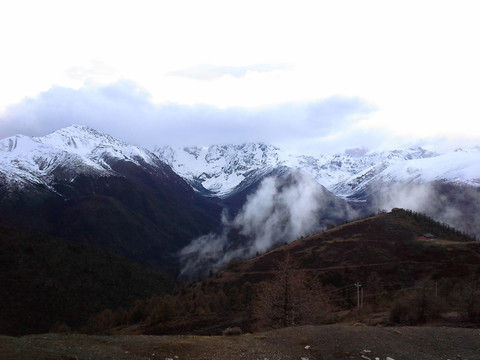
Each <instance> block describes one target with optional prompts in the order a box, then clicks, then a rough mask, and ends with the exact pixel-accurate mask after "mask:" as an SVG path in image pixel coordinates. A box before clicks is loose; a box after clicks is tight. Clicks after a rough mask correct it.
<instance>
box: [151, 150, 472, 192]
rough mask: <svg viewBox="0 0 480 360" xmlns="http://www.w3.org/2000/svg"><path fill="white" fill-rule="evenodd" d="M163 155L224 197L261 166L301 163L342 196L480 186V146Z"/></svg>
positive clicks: (193, 181) (268, 168) (263, 169)
mask: <svg viewBox="0 0 480 360" xmlns="http://www.w3.org/2000/svg"><path fill="white" fill-rule="evenodd" d="M154 153H156V154H157V155H158V156H159V158H160V159H162V160H163V161H165V162H166V163H168V164H169V165H170V166H171V167H172V169H173V170H174V171H175V172H176V173H177V174H179V175H180V176H182V177H183V178H184V179H186V180H187V181H188V182H189V183H190V184H192V186H194V187H196V188H199V187H203V188H205V189H206V190H208V191H209V192H210V193H212V194H214V195H216V196H220V197H226V196H228V195H229V194H231V193H233V192H235V190H236V189H237V187H238V186H240V184H241V183H242V182H243V181H246V179H248V177H249V176H252V174H255V175H257V174H258V172H264V173H269V172H271V171H272V170H273V169H275V168H279V167H287V168H291V169H302V170H303V171H305V172H307V173H308V174H310V175H311V176H312V177H313V178H315V179H316V180H317V181H318V182H319V183H320V184H321V185H323V186H325V187H326V188H327V189H328V190H330V191H331V192H333V193H334V194H336V195H337V196H341V197H352V196H354V195H355V194H357V193H359V192H361V191H362V190H364V189H365V188H366V187H367V186H369V185H370V184H372V183H375V182H392V181H395V182H401V183H412V182H416V183H421V182H429V181H445V182H455V183H461V184H467V185H473V186H480V166H479V165H478V164H479V163H480V148H478V147H477V148H473V149H470V150H457V151H455V152H451V153H446V154H439V153H435V152H431V151H427V150H425V149H422V148H419V147H417V148H410V149H405V150H394V151H387V152H380V153H367V154H363V155H360V156H353V155H349V154H346V153H345V154H335V155H319V156H316V157H314V156H304V155H294V154H288V153H285V152H283V151H282V150H280V149H279V148H276V147H274V146H271V145H265V144H244V145H224V146H218V145H214V146H210V147H203V148H199V147H195V148H176V149H174V148H171V147H159V148H156V149H155V150H154Z"/></svg>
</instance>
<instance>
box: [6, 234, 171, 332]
mask: <svg viewBox="0 0 480 360" xmlns="http://www.w3.org/2000/svg"><path fill="white" fill-rule="evenodd" d="M172 287H173V281H172V279H170V278H169V277H168V276H166V275H164V274H162V273H160V272H158V271H154V270H151V269H147V268H145V267H142V266H140V265H139V264H137V263H134V262H131V261H128V260H126V259H124V258H121V257H118V256H114V255H111V254H109V253H107V252H104V251H100V250H95V249H93V248H89V247H86V246H82V245H79V244H75V243H72V242H70V241H67V240H64V239H57V238H52V237H48V236H45V235H41V234H37V233H32V232H27V231H23V230H18V229H16V228H12V227H8V226H0V308H1V309H2V310H1V311H0V334H11V335H20V334H29V333H40V332H48V331H49V330H50V329H52V328H55V327H56V328H58V326H60V325H62V324H63V325H67V326H68V327H73V328H79V327H81V326H85V325H86V323H87V320H88V318H89V316H90V315H92V314H95V313H97V312H99V311H101V310H103V309H106V308H111V309H116V308H118V307H120V306H124V307H128V306H131V305H132V304H133V303H134V301H135V300H137V299H142V298H146V297H150V296H152V295H154V294H161V293H165V292H169V291H171V290H172ZM63 327H64V328H65V326H63Z"/></svg>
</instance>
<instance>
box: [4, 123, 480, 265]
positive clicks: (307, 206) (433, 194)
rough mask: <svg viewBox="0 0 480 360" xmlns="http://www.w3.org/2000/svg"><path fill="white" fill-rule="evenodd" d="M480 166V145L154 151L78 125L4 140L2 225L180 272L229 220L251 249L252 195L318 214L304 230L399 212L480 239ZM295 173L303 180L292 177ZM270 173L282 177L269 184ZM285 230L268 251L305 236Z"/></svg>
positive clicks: (272, 206)
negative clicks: (194, 249)
mask: <svg viewBox="0 0 480 360" xmlns="http://www.w3.org/2000/svg"><path fill="white" fill-rule="evenodd" d="M479 164H480V147H475V148H472V149H466V150H465V149H458V150H456V151H452V152H449V153H436V152H433V151H427V150H425V149H422V148H411V149H399V150H393V151H386V152H380V153H369V152H366V151H358V152H349V153H344V154H336V155H327V154H319V155H318V156H305V155H295V154H290V153H286V152H284V151H282V150H281V149H279V148H277V147H275V146H272V145H268V144H262V143H249V144H242V145H212V146H209V147H185V148H172V147H166V146H163V147H156V148H154V149H152V151H149V150H147V149H143V148H141V147H138V146H132V145H128V144H125V143H123V142H121V141H119V140H116V139H114V138H112V137H111V136H109V135H107V134H102V133H99V132H97V131H96V130H93V129H91V128H88V127H85V126H78V125H74V126H69V127H67V128H63V129H59V130H57V131H55V132H53V133H52V134H49V135H47V136H43V137H28V136H24V135H17V136H13V137H9V138H5V139H2V140H0V222H1V223H4V224H9V225H15V226H20V227H22V228H27V229H30V230H35V231H41V232H44V233H48V234H50V235H55V236H59V237H64V238H68V239H71V240H74V241H78V242H81V243H85V244H88V245H93V246H97V247H100V248H103V249H107V250H110V251H113V252H115V253H118V254H120V255H124V256H127V257H129V258H131V259H134V260H136V261H139V262H142V263H143V264H146V265H149V266H153V267H157V268H162V269H167V270H169V271H171V272H173V273H175V272H176V271H178V268H179V263H178V254H179V251H181V250H182V249H185V248H186V247H188V246H189V245H190V244H192V241H193V240H194V239H198V238H199V237H201V236H203V235H206V234H208V233H217V234H219V233H222V231H223V230H222V229H224V228H225V226H226V224H228V226H229V232H230V233H233V234H236V235H235V236H236V239H237V240H236V241H237V243H238V241H240V242H241V243H242V244H243V245H242V244H240V245H239V244H237V245H238V246H237V247H238V248H241V246H245V244H247V245H248V246H250V244H252V241H254V240H252V239H250V240H248V239H247V240H246V239H245V237H248V236H253V237H255V236H257V235H258V234H256V233H254V232H252V231H251V228H249V229H247V228H246V226H247V225H248V224H246V213H247V212H248V211H250V215H251V214H254V212H252V211H251V209H252V207H253V206H254V205H255V204H254V203H253V202H254V200H256V201H257V205H258V204H263V205H262V206H263V210H265V212H267V215H268V211H270V212H272V213H275V214H276V215H279V214H280V215H281V216H278V219H279V221H282V222H284V224H289V225H292V226H294V225H295V224H300V225H302V224H303V223H302V221H303V220H302V221H300V220H298V219H303V217H304V216H308V217H310V218H312V219H313V220H312V221H310V222H309V223H308V226H306V228H305V230H304V231H305V233H309V232H315V231H318V230H320V229H322V228H325V227H326V226H329V225H336V224H339V223H341V222H343V221H346V220H351V219H352V218H353V217H355V216H361V215H364V214H366V213H368V212H375V211H377V210H378V209H383V208H385V209H389V208H393V207H403V208H409V209H412V210H415V211H421V212H425V213H427V214H428V215H430V216H432V217H433V218H435V219H437V220H439V221H442V222H446V223H449V224H450V225H452V226H455V227H457V228H458V229H460V230H462V231H465V232H467V233H469V234H472V235H475V236H477V235H478V234H480V221H479V220H478V219H477V217H476V216H475V214H478V213H479V210H480V205H479V204H480V201H479V200H480V165H479ZM299 172H301V173H302V175H301V178H302V181H298V176H297V175H295V174H298V173H299ZM269 177H270V178H271V177H273V178H275V179H277V180H276V182H275V183H272V182H271V183H270V188H267V185H268V184H267V183H266V182H265V179H266V178H269ZM305 179H307V180H305ZM312 182H314V183H315V184H317V185H315V186H313V185H312ZM272 184H274V185H272ZM260 190H262V191H263V193H261V194H260V193H259V192H260ZM286 190H288V191H289V192H288V193H287V192H286ZM307 190H308V191H307ZM309 191H310V192H309ZM287 194H288V196H290V197H287ZM292 194H293V195H292ZM295 194H297V195H295ZM260 195H262V196H264V198H259V197H260ZM267 195H268V196H269V197H265V196H267ZM319 198H322V200H321V201H320V200H318V199H319ZM265 199H266V200H265ZM297 200H298V201H297ZM300 200H301V201H300ZM310 200H311V201H310ZM268 202H270V203H268ZM289 202H291V205H292V206H291V208H290V209H288V208H289V206H290V203H289ZM312 202H316V203H315V204H313V205H312ZM266 204H267V205H268V206H266ZM222 209H228V214H227V215H228V216H229V217H228V216H226V215H225V213H224V215H223V218H222V216H221V214H222ZM292 209H293V210H292ZM287 210H288V211H287ZM285 213H288V214H287V215H285ZM237 215H238V216H240V217H241V220H242V221H243V223H241V221H240V218H239V217H236V216H237ZM261 215H262V216H265V214H261ZM242 216H243V217H242ZM255 216H256V215H255ZM259 216H260V215H259ZM286 216H288V217H289V218H288V219H287V217H286ZM253 218H254V217H253ZM225 219H227V220H225ZM296 219H297V220H296ZM267 220H268V218H267V217H265V221H267ZM275 226H277V225H276V224H273V225H272V228H274V227H275ZM282 226H283V225H282ZM287 230H288V231H284V232H273V233H274V235H273V236H275V239H274V242H266V244H271V245H275V244H278V243H283V242H286V241H287V242H288V241H291V240H294V239H293V238H283V236H285V234H290V235H291V236H297V235H298V234H301V231H300V230H299V229H294V230H295V231H293V230H291V229H287ZM223 233H225V231H223ZM246 234H247V235H246ZM242 239H243V240H242ZM227 247H228V246H227ZM224 250H225V249H224V248H220V250H219V251H220V252H224ZM237 250H238V249H237ZM248 253H249V252H248V251H243V252H242V254H248ZM190 256H191V255H190Z"/></svg>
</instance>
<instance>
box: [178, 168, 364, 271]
mask: <svg viewBox="0 0 480 360" xmlns="http://www.w3.org/2000/svg"><path fill="white" fill-rule="evenodd" d="M332 198H333V195H332V194H330V193H328V192H327V191H326V190H325V188H323V187H322V186H321V185H319V184H318V183H317V182H316V181H315V180H314V179H313V178H311V177H309V176H308V175H306V174H304V173H303V172H301V171H299V170H298V171H295V172H293V173H291V174H290V175H288V176H287V177H279V178H276V177H267V178H265V179H264V180H263V181H262V183H261V184H260V186H259V188H258V189H257V191H256V192H255V193H253V194H252V195H250V196H249V197H248V198H247V201H246V203H245V204H244V206H243V207H242V209H241V210H240V212H239V213H238V214H237V215H236V216H235V217H234V218H233V219H229V217H228V216H227V214H226V213H224V214H223V217H222V223H223V230H222V231H221V233H220V234H213V233H210V234H207V235H204V236H201V237H199V238H197V239H195V240H193V241H192V242H191V243H190V244H189V245H188V246H186V247H185V248H183V249H182V250H181V251H180V253H179V256H180V261H181V263H182V272H181V274H180V278H183V279H191V278H193V277H200V276H202V275H205V274H206V273H208V271H209V270H215V269H218V268H219V267H221V266H222V265H224V264H226V263H228V262H229V261H230V260H231V259H233V258H247V257H252V256H254V255H255V254H256V253H257V252H264V251H266V250H269V249H271V248H273V247H274V246H277V245H280V244H283V243H286V242H291V241H293V240H295V239H298V238H299V237H301V236H304V235H309V234H312V233H315V232H318V231H320V230H322V229H323V228H324V227H325V225H326V224H327V223H332V222H335V221H337V222H340V221H344V220H347V219H352V218H354V217H356V215H357V214H356V212H355V211H353V210H352V209H350V207H349V206H348V205H346V204H345V203H344V202H343V201H341V200H338V199H337V200H336V202H335V201H333V200H332Z"/></svg>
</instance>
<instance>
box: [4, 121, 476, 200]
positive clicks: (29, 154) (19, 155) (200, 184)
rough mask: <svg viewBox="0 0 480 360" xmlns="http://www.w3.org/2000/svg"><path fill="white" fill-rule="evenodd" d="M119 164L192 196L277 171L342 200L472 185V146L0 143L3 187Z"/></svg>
mask: <svg viewBox="0 0 480 360" xmlns="http://www.w3.org/2000/svg"><path fill="white" fill-rule="evenodd" d="M119 161H123V162H128V163H131V164H134V165H136V166H139V167H142V168H144V169H147V168H149V167H153V168H155V169H156V171H158V170H159V169H162V168H164V167H165V163H166V164H168V165H169V166H170V167H171V168H172V170H173V171H174V172H175V173H176V174H178V175H179V176H181V177H182V178H183V179H185V180H186V181H187V182H188V183H189V184H190V185H191V186H192V187H193V188H194V189H196V190H200V191H201V192H203V193H205V194H209V195H212V196H218V197H228V196H229V195H231V194H233V193H235V191H238V189H239V188H241V187H242V184H245V183H246V182H249V181H252V179H261V178H262V177H263V176H265V175H267V174H270V173H272V172H275V170H277V169H280V168H281V169H292V170H294V169H301V170H302V171H304V172H306V173H308V174H309V175H310V176H312V177H313V178H314V179H315V180H317V182H318V183H320V184H321V185H323V186H324V187H326V188H327V189H328V190H329V191H331V192H332V193H334V194H335V195H337V196H340V197H344V198H347V197H355V196H356V194H359V193H361V192H362V191H364V190H365V189H366V188H367V187H369V186H371V185H372V184H378V183H393V182H397V183H425V182H432V181H440V182H449V183H455V184H463V185H470V186H480V166H479V165H478V164H480V147H475V148H472V149H468V150H462V149H458V150H456V151H452V152H449V153H443V154H440V153H436V152H431V151H427V150H425V149H422V148H419V147H417V148H410V149H404V150H394V151H386V152H379V153H362V152H360V154H359V155H352V153H348V154H347V153H344V154H333V155H329V154H319V155H318V156H305V155H297V154H291V153H287V152H284V151H282V150H281V149H279V148H277V147H275V146H272V145H267V144H263V143H247V144H242V145H212V146H209V147H184V148H172V147H169V146H163V147H157V148H155V149H154V150H153V151H149V150H146V149H143V148H140V147H137V146H131V145H128V144H125V143H123V142H121V141H119V140H116V139H114V138H113V137H111V136H109V135H106V134H101V133H99V132H97V131H96V130H93V129H91V128H88V127H85V126H78V125H72V126H69V127H66V128H63V129H60V130H57V131H55V132H53V133H51V134H49V135H46V136H43V137H28V136H24V135H16V136H13V137H10V138H6V139H2V140H0V181H1V183H2V185H3V186H4V187H7V188H9V187H11V188H22V187H25V186H27V185H43V186H46V187H49V188H51V187H52V185H53V184H55V183H56V182H58V181H61V182H68V181H73V180H74V179H75V178H76V177H77V176H78V175H81V174H84V175H89V176H109V175H115V174H117V175H118V169H116V168H115V164H116V163H118V162H119Z"/></svg>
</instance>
